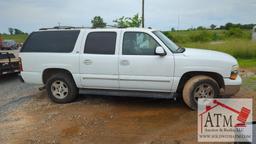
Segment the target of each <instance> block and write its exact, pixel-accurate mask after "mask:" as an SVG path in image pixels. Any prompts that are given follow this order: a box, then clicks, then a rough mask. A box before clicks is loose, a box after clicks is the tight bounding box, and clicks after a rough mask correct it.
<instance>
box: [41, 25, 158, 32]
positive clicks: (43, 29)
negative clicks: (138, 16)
mask: <svg viewBox="0 0 256 144" xmlns="http://www.w3.org/2000/svg"><path fill="white" fill-rule="evenodd" d="M69 30H90V31H101V30H102V31H110V30H114V31H119V30H124V31H144V32H150V31H155V29H151V28H116V27H107V28H88V27H70V26H61V27H53V28H41V29H39V31H69Z"/></svg>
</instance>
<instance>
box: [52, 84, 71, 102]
mask: <svg viewBox="0 0 256 144" xmlns="http://www.w3.org/2000/svg"><path fill="white" fill-rule="evenodd" d="M51 92H52V95H53V96H54V97H56V98H57V99H64V98H65V97H66V96H68V86H67V84H66V83H65V82H63V81H59V80H57V81H54V82H53V83H52V85H51Z"/></svg>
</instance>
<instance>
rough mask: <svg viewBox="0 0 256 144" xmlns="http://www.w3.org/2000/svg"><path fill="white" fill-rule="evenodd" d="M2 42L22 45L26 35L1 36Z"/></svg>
mask: <svg viewBox="0 0 256 144" xmlns="http://www.w3.org/2000/svg"><path fill="white" fill-rule="evenodd" d="M1 36H2V38H3V39H4V40H15V41H16V42H18V43H24V41H25V40H26V39H27V37H28V35H26V34H19V35H1Z"/></svg>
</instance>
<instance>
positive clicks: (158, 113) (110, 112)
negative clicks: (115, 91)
mask: <svg viewBox="0 0 256 144" xmlns="http://www.w3.org/2000/svg"><path fill="white" fill-rule="evenodd" d="M248 77H249V76H248ZM13 81H14V82H16V83H17V81H16V80H13ZM6 85H8V84H5V88H7V89H8V87H7V86H6ZM16 87H19V88H20V90H21V91H22V93H21V95H19V96H17V92H15V91H14V92H13V93H10V95H11V96H10V97H9V96H7V98H6V97H4V98H3V99H4V101H2V105H0V106H2V107H1V109H2V108H4V107H5V110H2V111H1V110H0V129H1V131H0V143H21V144H22V143H24V144H27V143H64V144H65V143H67V144H70V143H94V144H98V143H99V144H101V143H106V144H107V143H111V144H119V143H122V144H123V143H124V144H125V143H139V144H163V143H164V144H182V143H186V144H187V143H197V112H195V111H191V110H190V109H188V108H187V106H186V105H185V104H184V103H183V102H182V100H180V99H178V100H177V101H174V100H161V99H146V98H129V97H111V96H95V95H81V96H80V99H78V100H77V101H76V102H74V103H70V104H62V105H61V104H55V103H53V102H51V101H50V100H49V99H48V97H47V94H46V92H45V91H43V92H39V91H36V90H34V89H35V88H31V87H29V86H27V85H23V84H21V83H19V84H18V85H16ZM7 89H6V90H5V91H7ZM30 89H33V92H31V91H29V90H30ZM25 91H28V92H29V93H31V95H30V96H28V95H24V94H25ZM23 92H24V93H23ZM255 96H256V91H254V90H252V89H251V88H248V85H246V84H245V85H243V88H242V89H241V91H240V92H239V93H238V94H237V95H236V96H235V98H244V97H246V98H253V101H254V103H255V102H256V99H255ZM20 98H21V99H25V100H19V99H20ZM17 101H18V102H20V103H19V104H17V105H15V106H12V103H17ZM3 106H4V107H3ZM253 112H254V113H256V108H255V107H254V110H253ZM254 120H256V117H255V115H254Z"/></svg>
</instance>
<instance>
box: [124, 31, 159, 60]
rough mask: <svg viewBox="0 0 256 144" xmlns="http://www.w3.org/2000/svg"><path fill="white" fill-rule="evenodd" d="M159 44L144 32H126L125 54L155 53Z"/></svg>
mask: <svg viewBox="0 0 256 144" xmlns="http://www.w3.org/2000/svg"><path fill="white" fill-rule="evenodd" d="M158 46H159V44H158V43H157V42H156V41H155V39H154V38H153V37H151V36H150V35H148V34H146V33H142V32H126V33H125V34H124V39H123V52H122V53H123V55H155V49H156V47H158Z"/></svg>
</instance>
